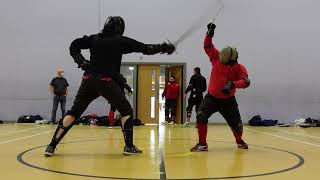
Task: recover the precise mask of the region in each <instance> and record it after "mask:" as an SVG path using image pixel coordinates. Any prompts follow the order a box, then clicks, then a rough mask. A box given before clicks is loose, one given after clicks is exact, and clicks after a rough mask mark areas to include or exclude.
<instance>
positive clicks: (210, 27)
mask: <svg viewBox="0 0 320 180" xmlns="http://www.w3.org/2000/svg"><path fill="white" fill-rule="evenodd" d="M207 28H208V31H207V35H208V36H210V37H213V35H214V30H215V29H216V25H215V24H213V23H209V24H208V25H207Z"/></svg>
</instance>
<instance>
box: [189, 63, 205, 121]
mask: <svg viewBox="0 0 320 180" xmlns="http://www.w3.org/2000/svg"><path fill="white" fill-rule="evenodd" d="M206 90H207V81H206V78H205V77H203V76H202V75H201V73H200V68H199V67H196V68H194V75H193V76H192V77H191V78H190V82H189V85H188V87H187V89H186V91H185V94H184V99H186V98H187V94H188V93H189V92H191V93H190V96H189V99H188V107H187V121H186V122H185V123H184V124H183V126H184V127H189V126H190V118H191V115H192V108H193V106H196V112H197V111H198V108H199V106H200V103H201V101H202V99H203V93H204V92H205V91H206Z"/></svg>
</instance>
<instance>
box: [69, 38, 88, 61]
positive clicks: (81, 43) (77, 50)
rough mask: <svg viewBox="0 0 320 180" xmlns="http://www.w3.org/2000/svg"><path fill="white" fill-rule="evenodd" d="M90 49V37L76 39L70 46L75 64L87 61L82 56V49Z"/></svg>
mask: <svg viewBox="0 0 320 180" xmlns="http://www.w3.org/2000/svg"><path fill="white" fill-rule="evenodd" d="M89 48H90V37H88V36H83V37H82V38H78V39H75V40H74V41H72V43H71V45H70V48H69V50H70V55H71V56H72V58H73V59H74V61H75V63H77V64H81V63H82V62H84V61H85V60H86V59H85V58H84V57H83V55H82V54H81V49H89Z"/></svg>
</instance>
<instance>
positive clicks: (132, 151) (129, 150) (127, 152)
mask: <svg viewBox="0 0 320 180" xmlns="http://www.w3.org/2000/svg"><path fill="white" fill-rule="evenodd" d="M140 153H142V151H141V150H140V149H138V148H137V147H136V146H135V145H132V146H130V147H129V146H127V145H125V146H124V149H123V154H125V155H130V154H140Z"/></svg>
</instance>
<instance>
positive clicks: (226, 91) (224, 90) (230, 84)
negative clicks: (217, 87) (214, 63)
mask: <svg viewBox="0 0 320 180" xmlns="http://www.w3.org/2000/svg"><path fill="white" fill-rule="evenodd" d="M233 88H234V83H233V82H232V81H228V82H227V84H226V85H224V86H223V88H222V90H221V91H222V93H223V94H225V95H227V94H229V91H230V90H231V89H233Z"/></svg>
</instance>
